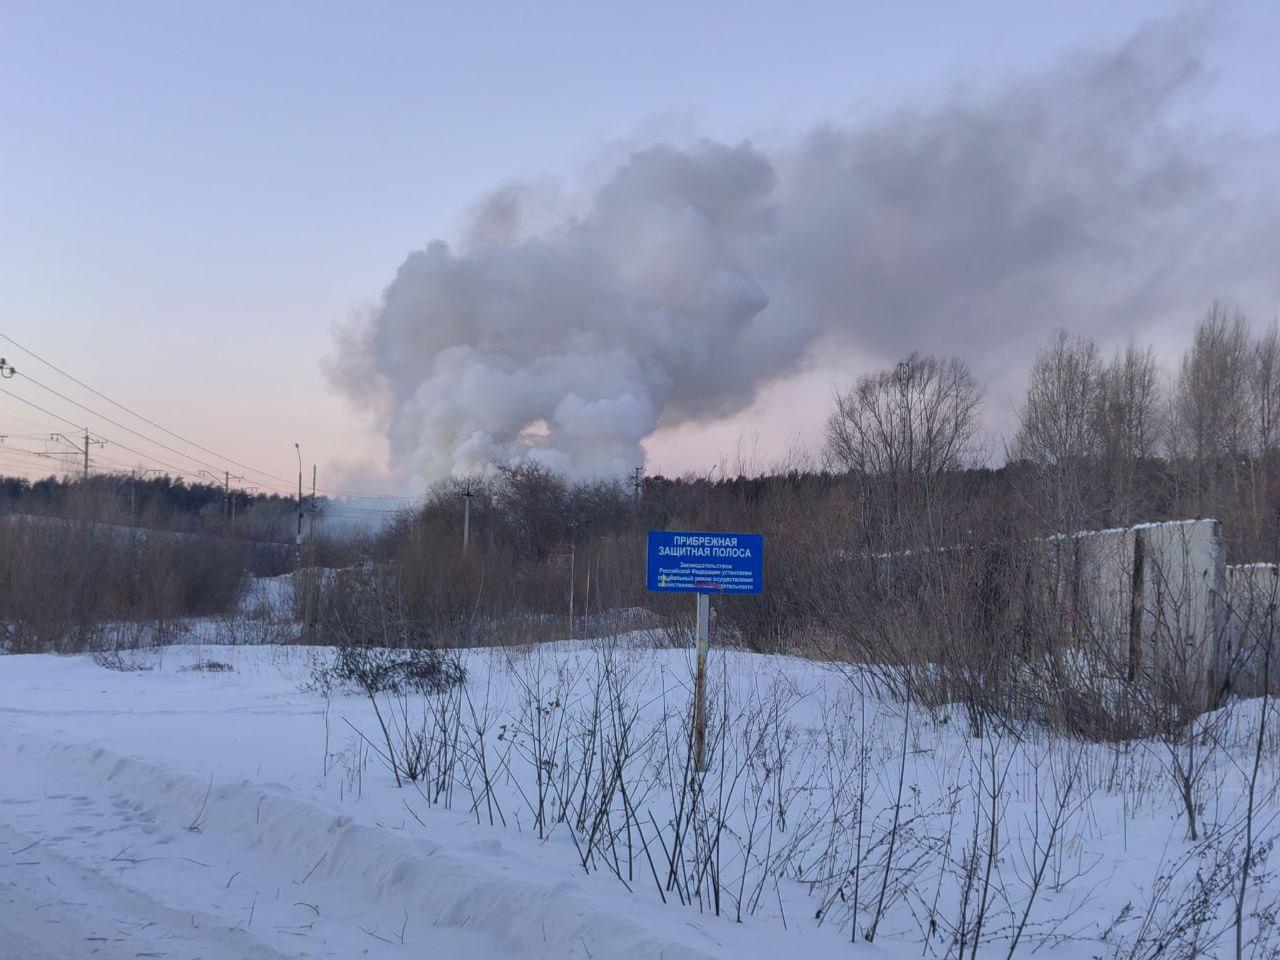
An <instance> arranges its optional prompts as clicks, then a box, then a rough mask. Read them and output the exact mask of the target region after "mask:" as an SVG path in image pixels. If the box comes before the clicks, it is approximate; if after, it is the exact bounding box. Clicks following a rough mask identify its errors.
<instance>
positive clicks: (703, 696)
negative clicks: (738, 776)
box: [693, 593, 711, 773]
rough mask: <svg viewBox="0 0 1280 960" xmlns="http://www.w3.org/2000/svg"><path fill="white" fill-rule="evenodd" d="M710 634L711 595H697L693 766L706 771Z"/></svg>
mask: <svg viewBox="0 0 1280 960" xmlns="http://www.w3.org/2000/svg"><path fill="white" fill-rule="evenodd" d="M710 634H711V595H710V594H706V593H700V594H698V667H697V670H696V672H695V673H694V675H693V766H694V769H695V770H697V771H698V772H699V773H702V772H703V771H704V770H706V769H707V764H706V743H707V643H708V641H709V639H710Z"/></svg>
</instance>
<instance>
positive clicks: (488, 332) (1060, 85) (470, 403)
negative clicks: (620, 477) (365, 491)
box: [333, 19, 1280, 482]
mask: <svg viewBox="0 0 1280 960" xmlns="http://www.w3.org/2000/svg"><path fill="white" fill-rule="evenodd" d="M1200 27H1201V24H1200V23H1198V22H1197V21H1195V20H1188V19H1182V20H1177V21H1173V22H1166V23H1161V24H1157V25H1154V26H1151V27H1149V28H1146V29H1143V30H1142V31H1141V32H1139V33H1138V34H1137V35H1135V36H1134V37H1133V38H1132V39H1131V40H1130V41H1129V42H1128V43H1126V44H1125V45H1124V46H1122V47H1121V48H1120V49H1117V50H1110V51H1106V52H1104V53H1093V54H1087V55H1086V54H1081V55H1076V56H1073V57H1071V58H1069V59H1067V60H1065V61H1064V62H1062V63H1060V64H1058V65H1057V66H1056V67H1054V68H1053V69H1052V70H1050V71H1048V72H1046V73H1044V74H1041V75H1038V76H1033V77H1024V78H1021V79H1019V80H1016V81H1011V82H1008V83H1006V84H1005V85H1003V86H1001V87H1000V88H999V89H998V90H994V91H987V92H986V93H984V94H973V93H970V94H952V95H949V96H948V97H947V98H946V99H945V100H943V101H942V102H940V103H939V104H936V105H933V106H930V107H927V108H926V107H917V108H912V109H906V108H904V109H902V110H900V111H897V112H894V113H891V114H889V115H884V116H880V117H877V118H875V119H873V120H870V121H865V122H860V123H856V124H850V125H840V124H834V123H833V124H828V125H824V126H822V127H820V128H818V129H815V130H813V131H811V132H810V133H809V134H807V135H806V136H805V137H803V138H802V139H801V140H800V141H799V142H795V143H792V144H790V145H785V146H784V147H783V148H780V149H774V150H771V151H769V152H765V151H764V150H762V149H760V148H758V147H756V146H753V145H752V144H751V143H748V142H744V143H739V144H724V143H717V142H712V141H703V142H700V143H696V144H693V145H670V144H657V145H653V146H650V147H647V148H644V149H638V150H635V151H634V152H632V153H631V154H630V155H629V156H627V157H626V158H625V159H624V160H622V161H621V162H620V163H618V164H616V166H615V167H614V168H613V169H612V170H610V171H609V173H608V175H607V176H606V177H604V178H603V179H602V181H601V183H600V184H599V186H598V187H597V188H596V189H595V190H594V191H593V192H591V193H590V195H589V197H588V199H587V201H586V202H585V203H583V204H581V205H580V208H579V209H576V210H574V211H573V212H572V213H563V214H560V215H558V216H557V215H553V214H549V213H548V211H554V210H556V209H558V208H562V207H563V206H564V202H563V200H562V198H560V196H559V195H558V194H555V193H554V191H551V190H548V189H546V188H537V187H531V186H519V185H517V186H510V187H507V188H504V189H502V190H500V191H497V192H496V193H494V194H493V195H492V196H490V197H489V198H487V199H486V200H485V201H483V202H482V203H481V204H479V205H478V207H477V210H476V212H475V214H474V216H473V217H472V219H471V222H470V223H469V224H467V226H466V228H465V229H464V231H463V233H462V236H463V239H462V240H461V241H460V242H459V243H458V244H457V245H455V246H453V247H451V246H449V245H447V244H446V243H444V242H440V241H436V242H433V243H431V244H429V245H428V246H427V247H426V249H424V250H421V251H417V252H415V253H413V254H411V255H410V256H409V257H408V259H407V260H406V261H405V262H404V263H403V264H402V265H401V267H400V269H399V271H398V272H397V274H396V277H395V279H394V280H393V281H392V283H391V285H390V286H389V287H388V288H387V290H386V292H385V295H384V297H383V300H382V302H381V304H380V306H379V307H378V309H377V310H376V311H375V312H373V313H372V314H371V315H370V316H369V317H367V318H365V319H364V320H361V321H358V322H355V323H353V324H351V325H349V326H348V327H347V328H345V329H344V330H342V331H341V332H340V334H339V351H340V355H341V356H342V358H343V362H342V364H341V365H340V366H339V365H335V372H334V373H333V376H334V377H335V379H336V380H337V381H338V382H339V385H340V386H341V387H342V388H343V389H344V390H345V391H346V392H347V393H348V394H349V395H350V396H352V397H353V398H354V399H356V400H358V401H359V402H361V403H363V404H365V405H367V406H368V408H369V409H370V410H372V411H374V413H375V415H376V416H377V417H378V418H379V421H380V425H381V426H382V427H383V428H384V429H385V431H386V435H387V438H388V441H389V444H390V451H391V457H392V467H393V469H394V470H396V471H397V472H400V473H403V474H407V475H408V476H409V477H411V478H412V479H413V480H415V481H419V482H422V481H432V480H436V479H440V478H443V477H447V476H449V475H458V474H466V473H472V472H475V471H481V470H484V469H485V468H486V467H489V466H490V465H492V464H495V463H500V462H503V461H506V460H509V459H512V458H516V457H520V456H525V455H528V456H533V457H535V458H537V459H540V460H542V461H543V462H545V463H546V464H548V465H549V466H551V467H554V468H556V469H558V470H562V471H565V472H568V473H570V474H573V475H578V476H600V475H612V474H618V473H621V472H624V471H626V470H627V469H629V468H630V467H632V466H634V465H636V464H639V463H641V462H642V461H643V456H642V452H641V447H640V442H641V440H643V439H644V438H645V437H647V436H649V435H650V434H651V433H653V432H654V431H655V430H656V429H658V428H659V427H663V426H671V425H678V424H681V423H687V422H690V421H695V420H702V419H709V418H719V417H725V416H730V415H732V414H735V413H739V412H741V411H742V410H743V409H745V408H746V407H747V406H748V405H749V404H750V402H751V401H752V399H753V397H754V396H755V394H756V392H757V390H758V389H759V388H760V387H761V386H762V385H764V384H765V383H767V382H769V381H771V380H774V379H777V378H782V377H786V376H788V375H790V374H792V373H794V372H795V371H796V370H797V368H798V367H799V365H800V364H801V363H802V362H804V361H805V360H806V359H808V358H811V357H812V355H813V354H814V353H815V352H817V351H826V350H836V351H849V352H856V353H857V354H859V355H860V356H863V357H870V358H873V359H883V360H891V359H895V358H897V357H900V356H902V355H905V354H907V353H910V352H911V351H913V350H920V351H922V352H929V353H935V354H941V355H957V356H960V357H962V358H964V359H966V360H968V361H969V362H971V363H972V364H973V365H974V366H975V368H976V369H977V370H978V371H979V373H980V374H982V375H985V376H987V377H988V378H991V377H996V378H998V377H999V376H1001V371H1006V370H1009V369H1011V368H1018V369H1019V375H1020V374H1021V369H1022V368H1024V367H1025V362H1026V358H1027V356H1028V354H1029V352H1030V350H1031V349H1032V348H1033V347H1034V346H1035V345H1036V344H1037V343H1039V342H1040V341H1042V340H1043V338H1044V336H1045V335H1046V333H1047V331H1048V330H1050V329H1052V328H1054V327H1058V326H1068V327H1070V328H1072V329H1075V330H1081V331H1084V332H1106V331H1114V330H1117V329H1123V330H1136V331H1141V330H1143V329H1150V328H1152V327H1153V326H1154V325H1157V324H1159V323H1161V322H1167V321H1168V320H1169V319H1170V318H1171V317H1173V316H1175V315H1176V316H1177V318H1178V319H1179V320H1183V319H1188V318H1190V317H1191V315H1192V314H1194V313H1196V312H1199V311H1200V310H1202V309H1203V308H1204V307H1205V306H1206V305H1207V303H1208V301H1209V299H1211V298H1212V297H1214V296H1215V295H1220V294H1225V295H1227V296H1230V297H1238V298H1242V299H1245V300H1248V299H1249V298H1255V302H1261V303H1265V304H1267V305H1268V309H1270V305H1271V304H1274V303H1275V298H1276V293H1277V285H1278V284H1277V276H1276V271H1275V264H1276V263H1278V262H1280V257H1278V256H1277V255H1278V254H1280V249H1278V248H1280V232H1278V231H1277V230H1276V225H1277V223H1278V222H1280V221H1278V220H1277V217H1276V206H1275V204H1274V203H1273V202H1272V199H1271V197H1270V196H1269V195H1267V196H1264V197H1263V198H1261V199H1259V198H1258V197H1250V198H1245V197H1242V196H1240V195H1239V194H1238V191H1237V189H1236V188H1237V186H1238V184H1237V183H1236V180H1235V179H1234V177H1233V172H1232V169H1233V161H1235V160H1238V159H1240V158H1241V157H1242V156H1244V155H1245V154H1247V153H1248V152H1249V151H1252V150H1256V149H1258V147H1257V146H1256V145H1253V144H1249V143H1247V142H1245V141H1242V140H1235V141H1229V140H1228V139H1227V138H1224V137H1214V136H1209V135H1208V134H1206V133H1204V132H1202V131H1199V130H1196V129H1188V128H1187V127H1186V126H1185V125H1184V124H1182V123H1180V122H1178V121H1177V120H1176V114H1177V110H1178V107H1179V105H1180V103H1181V101H1182V100H1183V99H1184V98H1185V95H1186V93H1187V91H1188V90H1190V89H1193V88H1194V87H1195V86H1196V85H1197V84H1198V83H1199V82H1200V80H1201V73H1202V70H1201V62H1200V57H1199V51H1198V47H1197V43H1196V41H1195V38H1196V36H1197V34H1198V33H1199V32H1200V31H1199V28H1200ZM338 371H340V372H338ZM856 372H857V371H852V370H851V371H850V378H852V377H853V375H854V374H855V373H856ZM822 413H823V412H822V411H806V415H808V416H821V415H822Z"/></svg>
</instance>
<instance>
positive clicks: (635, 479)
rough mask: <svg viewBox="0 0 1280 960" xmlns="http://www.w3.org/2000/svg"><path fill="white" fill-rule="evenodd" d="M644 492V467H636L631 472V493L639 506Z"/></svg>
mask: <svg viewBox="0 0 1280 960" xmlns="http://www.w3.org/2000/svg"><path fill="white" fill-rule="evenodd" d="M643 490H644V467H636V468H635V469H634V470H632V471H631V493H632V496H634V497H635V501H636V503H637V504H639V503H640V493H641V492H642V491H643Z"/></svg>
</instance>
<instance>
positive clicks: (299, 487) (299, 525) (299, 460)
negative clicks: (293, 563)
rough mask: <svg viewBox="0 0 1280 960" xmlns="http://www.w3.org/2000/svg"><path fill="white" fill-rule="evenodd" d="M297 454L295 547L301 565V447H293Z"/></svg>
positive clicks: (295, 445)
mask: <svg viewBox="0 0 1280 960" xmlns="http://www.w3.org/2000/svg"><path fill="white" fill-rule="evenodd" d="M293 449H294V450H295V451H297V454H298V537H297V540H296V541H295V545H296V546H297V548H298V565H299V566H301V565H302V447H300V446H298V444H296V443H295V444H294V445H293Z"/></svg>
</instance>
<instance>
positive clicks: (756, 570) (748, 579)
mask: <svg viewBox="0 0 1280 960" xmlns="http://www.w3.org/2000/svg"><path fill="white" fill-rule="evenodd" d="M647 580H648V587H649V589H650V590H652V591H654V592H656V593H696V594H697V595H698V617H697V627H698V629H697V644H698V647H697V667H696V671H695V673H694V678H693V762H694V767H695V768H696V769H697V770H698V772H699V773H701V772H703V771H705V770H706V768H707V767H706V763H707V752H706V740H707V648H708V646H709V641H710V634H711V594H712V593H720V594H725V593H739V594H748V595H750V594H758V593H762V592H763V591H764V537H762V536H761V535H760V534H758V533H673V532H668V531H661V530H651V531H649V553H648V564H647Z"/></svg>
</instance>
